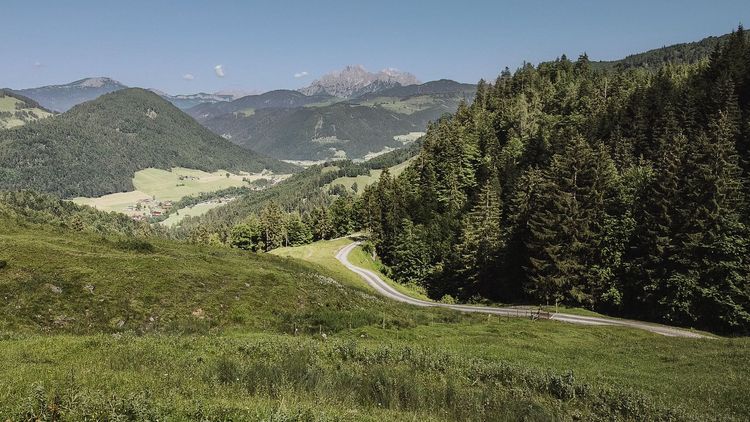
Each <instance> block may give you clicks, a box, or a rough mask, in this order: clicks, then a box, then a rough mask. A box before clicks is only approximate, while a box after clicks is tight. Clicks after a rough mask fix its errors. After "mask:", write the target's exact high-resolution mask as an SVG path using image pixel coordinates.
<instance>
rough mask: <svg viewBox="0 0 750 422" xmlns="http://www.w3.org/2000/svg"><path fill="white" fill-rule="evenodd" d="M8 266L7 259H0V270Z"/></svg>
mask: <svg viewBox="0 0 750 422" xmlns="http://www.w3.org/2000/svg"><path fill="white" fill-rule="evenodd" d="M7 266H8V261H5V260H3V259H0V270H2V269H3V268H5V267H7Z"/></svg>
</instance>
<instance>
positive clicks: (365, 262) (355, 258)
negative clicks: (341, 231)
mask: <svg viewBox="0 0 750 422" xmlns="http://www.w3.org/2000/svg"><path fill="white" fill-rule="evenodd" d="M349 262H351V263H352V264H354V265H356V266H359V267H362V268H366V269H368V270H370V271H373V272H375V273H376V274H378V275H380V278H382V279H383V281H385V282H386V283H388V284H389V285H390V286H391V287H393V288H394V289H396V290H397V291H398V292H400V293H403V294H405V295H408V296H411V297H414V298H417V299H422V300H431V299H430V298H429V297H427V293H426V292H425V290H424V289H423V288H420V287H419V286H412V285H406V284H403V283H398V282H395V281H393V280H391V278H390V277H388V276H386V275H385V273H384V271H383V266H382V264H381V263H380V262H379V261H377V260H375V259H373V257H372V255H370V254H368V253H367V252H365V251H364V250H363V249H362V247H361V246H358V247H356V248H354V250H353V251H352V252H351V253H350V254H349Z"/></svg>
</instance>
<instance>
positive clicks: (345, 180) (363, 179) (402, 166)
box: [324, 157, 414, 193]
mask: <svg viewBox="0 0 750 422" xmlns="http://www.w3.org/2000/svg"><path fill="white" fill-rule="evenodd" d="M412 160H414V157H412V158H410V159H408V160H406V161H404V162H403V163H399V164H396V165H395V166H392V167H389V168H388V171H389V172H390V173H391V176H392V177H395V176H398V175H399V174H401V173H403V172H404V170H406V167H408V166H409V164H411V162H412ZM382 173H383V170H370V174H369V175H366V174H364V175H359V176H356V177H350V176H345V177H339V178H338V179H335V180H334V181H332V182H331V183H329V184H327V185H326V186H324V188H325V189H327V188H329V187H330V186H335V185H343V186H344V187H346V188H347V189H349V190H352V186H354V184H355V183H356V184H357V190H358V192H360V193H361V192H362V191H363V189H364V188H365V186H369V185H371V184H373V183H375V182H377V181H378V179H380V175H381V174H382Z"/></svg>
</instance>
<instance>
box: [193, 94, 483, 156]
mask: <svg viewBox="0 0 750 422" xmlns="http://www.w3.org/2000/svg"><path fill="white" fill-rule="evenodd" d="M474 90H475V86H474V85H470V84H461V83H458V82H454V81H448V80H441V81H434V82H427V83H424V84H421V85H409V86H397V87H393V88H388V89H385V90H382V91H378V92H377V93H370V94H366V95H363V96H361V97H358V98H354V99H351V100H348V101H343V102H334V103H333V104H328V103H330V102H331V101H332V100H331V99H330V97H327V98H326V97H320V96H318V97H319V98H318V99H316V100H314V101H313V99H314V98H316V97H307V98H308V99H307V100H304V97H303V98H289V99H286V100H285V101H286V102H288V103H289V104H295V106H291V105H277V106H276V107H275V108H268V107H262V108H261V107H256V106H254V104H260V105H262V103H258V100H260V97H261V96H257V97H258V98H255V97H245V98H241V99H239V100H237V101H235V102H234V103H230V104H229V105H227V104H211V105H203V106H199V107H195V108H193V109H191V110H190V113H191V114H192V115H193V116H194V117H196V118H197V119H198V120H199V121H200V122H202V123H203V124H204V125H205V126H206V127H207V128H209V129H211V130H212V131H213V132H214V133H216V134H219V135H222V136H225V137H226V138H227V139H230V140H231V141H232V142H234V143H236V144H238V145H241V146H244V147H247V148H250V149H252V150H255V151H258V152H261V153H264V154H268V155H270V156H272V157H276V158H280V159H295V160H321V159H328V158H332V157H338V158H342V157H346V158H350V159H355V158H361V157H364V156H365V155H367V154H368V153H375V152H379V151H383V150H384V149H385V148H400V147H403V146H404V144H405V143H408V141H406V140H404V139H402V138H401V136H402V135H408V134H410V133H413V132H423V131H424V130H425V128H426V127H427V124H428V123H429V122H430V121H433V120H435V119H438V118H439V117H440V116H442V115H443V114H446V113H452V112H454V111H455V110H456V108H458V104H459V103H460V102H461V101H470V100H471V98H473V95H474ZM273 92H280V93H281V92H285V91H273ZM295 94H296V95H297V96H301V95H302V94H300V93H297V92H295ZM264 95H266V94H264ZM291 95H292V94H287V96H291ZM303 100H304V101H303ZM238 103H243V104H245V106H242V108H241V109H239V108H238V107H237V106H236V104H238ZM272 104H277V103H276V102H272ZM303 105H304V107H303ZM228 107H232V108H228ZM222 110H224V111H228V112H225V113H224V114H217V113H218V112H220V111H222Z"/></svg>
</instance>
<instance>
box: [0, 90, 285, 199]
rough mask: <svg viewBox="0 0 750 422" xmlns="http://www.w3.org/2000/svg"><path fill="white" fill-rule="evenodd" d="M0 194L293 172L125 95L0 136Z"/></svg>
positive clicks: (153, 101)
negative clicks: (147, 177)
mask: <svg viewBox="0 0 750 422" xmlns="http://www.w3.org/2000/svg"><path fill="white" fill-rule="evenodd" d="M0 146H2V148H0V190H20V189H33V190H37V191H41V192H48V193H54V194H56V195H59V196H61V197H63V198H70V197H76V196H100V195H104V194H108V193H114V192H123V191H129V190H132V189H133V185H132V177H133V175H134V173H135V172H136V171H138V170H142V169H145V168H149V167H156V168H161V169H170V168H172V167H189V168H195V169H199V170H204V171H216V170H220V169H222V170H228V171H235V172H236V171H248V172H260V171H262V170H264V169H268V170H272V171H275V172H294V171H296V170H297V168H296V167H295V166H292V165H289V164H287V163H283V162H280V161H277V160H274V159H271V158H268V157H264V156H261V155H259V154H257V153H255V152H253V151H250V150H248V149H245V148H241V147H238V146H236V145H233V144H232V143H230V142H228V141H226V140H225V139H222V138H221V137H219V136H216V135H214V134H213V133H211V132H210V131H208V130H207V129H205V128H204V127H202V126H201V125H200V124H198V123H197V122H196V121H195V120H193V119H192V118H190V117H189V116H188V115H186V114H185V113H183V112H182V111H180V110H179V109H177V108H176V107H175V106H173V105H172V104H170V103H169V102H167V101H166V100H164V99H163V98H161V97H159V96H158V95H156V94H155V93H153V92H150V91H147V90H144V89H140V88H128V89H123V90H119V91H117V92H112V93H109V94H106V95H103V96H101V97H100V98H98V99H96V100H93V101H90V102H87V103H84V104H80V105H78V106H75V107H73V108H72V109H71V110H69V111H68V112H66V113H64V114H61V115H59V116H56V117H54V118H51V119H44V120H40V121H37V122H33V123H29V124H27V125H25V126H22V127H19V128H16V129H7V130H0Z"/></svg>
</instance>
